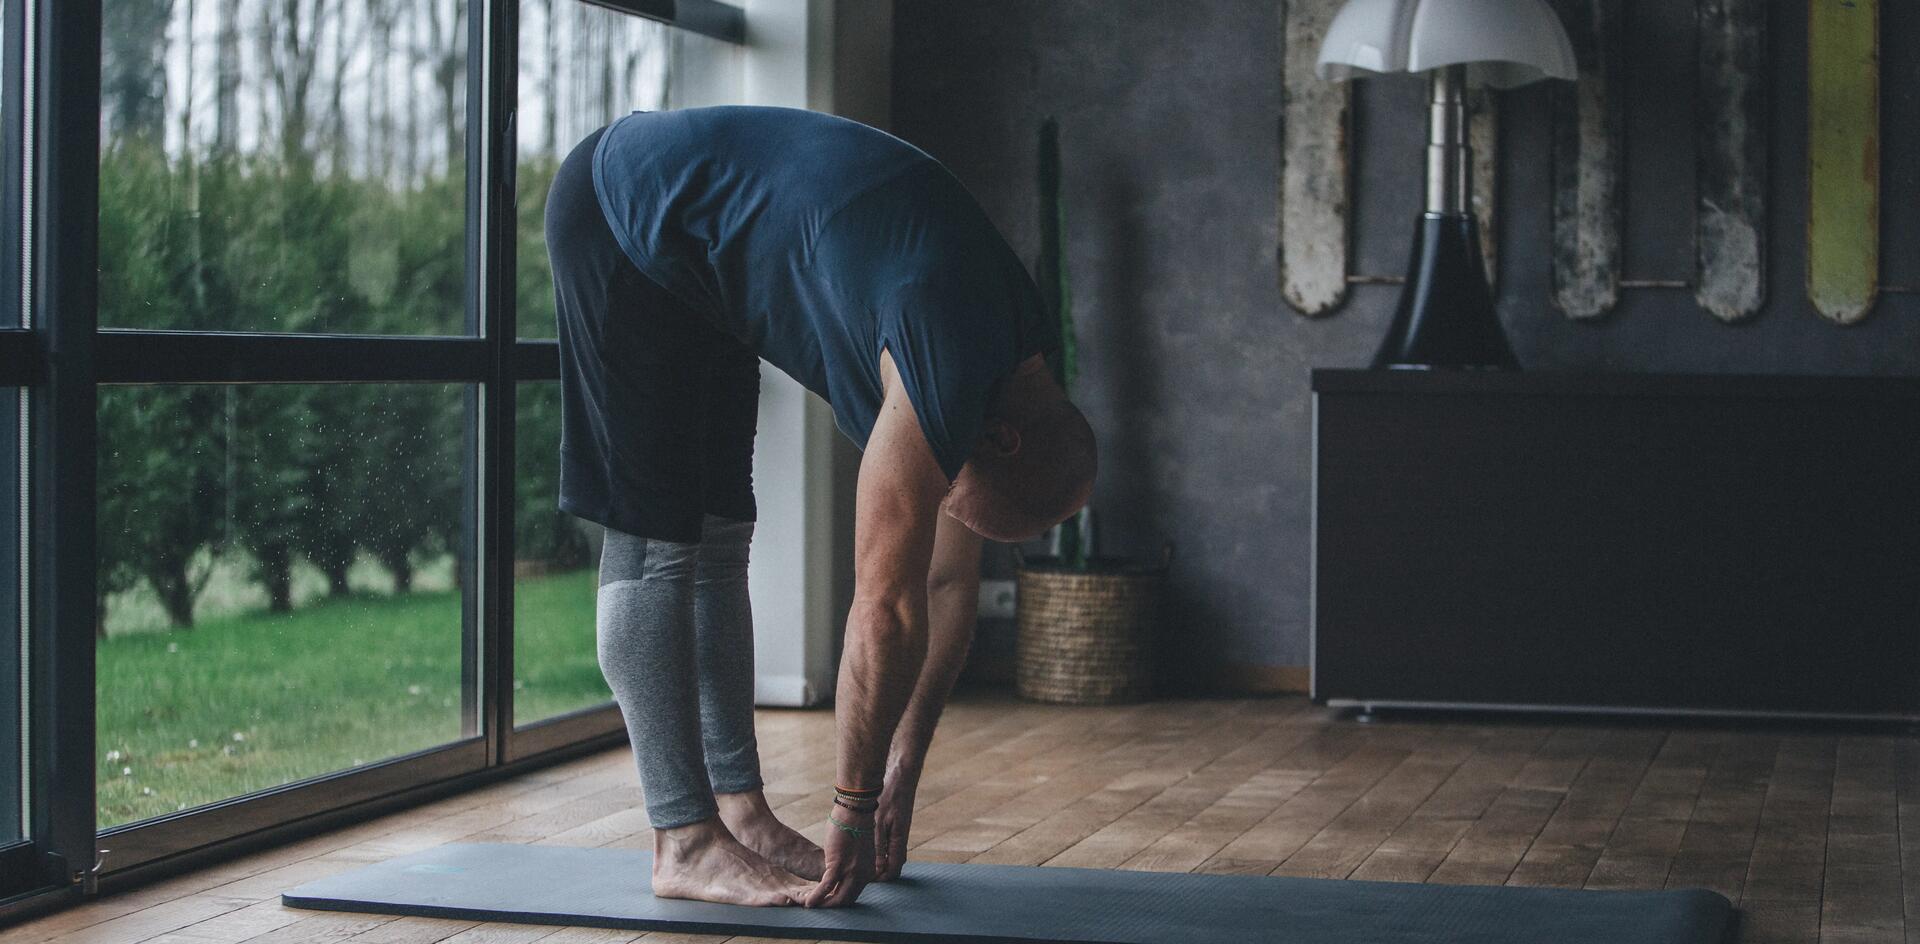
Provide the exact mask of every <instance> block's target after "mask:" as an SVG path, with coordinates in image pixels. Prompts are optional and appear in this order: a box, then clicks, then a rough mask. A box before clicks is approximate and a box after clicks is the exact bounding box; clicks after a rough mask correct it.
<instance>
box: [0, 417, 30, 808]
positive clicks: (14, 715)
mask: <svg viewBox="0 0 1920 944" xmlns="http://www.w3.org/2000/svg"><path fill="white" fill-rule="evenodd" d="M21 399H22V398H21V396H20V391H19V390H18V389H15V388H13V387H0V845H5V844H6V843H9V842H12V841H14V840H16V839H20V838H22V836H23V835H24V823H23V816H22V808H21V797H22V795H23V794H24V792H25V791H24V790H23V786H24V782H23V781H22V779H21V774H22V772H23V771H24V770H25V769H26V768H25V766H24V764H23V763H22V761H23V760H24V759H25V758H24V756H23V753H22V752H23V750H24V748H25V744H24V743H23V741H22V739H21V736H20V735H21V727H20V725H21V722H22V721H23V720H24V719H23V718H21V717H20V694H21V693H20V668H21V651H22V650H21V646H20V644H21V641H22V638H21V634H20V628H21V625H22V621H21V619H20V561H21V559H22V557H21V553H20V551H21V547H20V535H21V531H22V529H21V527H20V522H21V519H22V518H23V517H24V516H23V515H22V514H21V511H22V506H21V504H20V482H21V475H20V431H21V429H22V426H21V423H20V401H21Z"/></svg>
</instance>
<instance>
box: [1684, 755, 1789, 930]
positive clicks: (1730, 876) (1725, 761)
mask: <svg viewBox="0 0 1920 944" xmlns="http://www.w3.org/2000/svg"><path fill="white" fill-rule="evenodd" d="M1778 750H1779V742H1778V740H1777V739H1775V738H1769V737H1766V736H1764V735H1762V736H1755V737H1740V738H1735V739H1731V740H1730V741H1729V742H1728V743H1727V744H1725V745H1723V746H1722V749H1721V753H1720V756H1719V757H1717V758H1715V759H1714V764H1713V769H1712V770H1711V771H1709V772H1708V774H1707V780H1706V783H1705V784H1704V785H1703V786H1702V787H1701V790H1700V799H1699V802H1698V803H1697V804H1695V806H1694V810H1693V816H1692V817H1691V818H1689V819H1688V820H1687V831H1686V834H1685V835H1684V836H1683V837H1681V840H1680V850H1679V852H1678V853H1677V854H1676V855H1675V856H1674V859H1673V868H1672V870H1671V871H1670V872H1668V873H1667V887H1668V888H1708V889H1712V890H1713V891H1716V892H1719V893H1720V894H1722V895H1725V896H1727V899H1728V900H1729V901H1736V902H1737V901H1739V900H1740V898H1741V896H1742V895H1743V894H1744V893H1745V887H1746V878H1747V862H1748V860H1749V859H1750V858H1751V857H1752V855H1753V842H1754V837H1755V835H1756V833H1757V832H1758V831H1759V828H1760V811H1761V808H1762V807H1763V806H1764V804H1765V802H1766V796H1767V774H1768V772H1769V771H1770V770H1772V768H1773V758H1774V755H1775V754H1776V753H1777V752H1778Z"/></svg>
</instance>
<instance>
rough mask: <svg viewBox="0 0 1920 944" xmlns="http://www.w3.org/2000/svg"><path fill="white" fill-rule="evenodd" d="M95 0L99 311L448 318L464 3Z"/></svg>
mask: <svg viewBox="0 0 1920 944" xmlns="http://www.w3.org/2000/svg"><path fill="white" fill-rule="evenodd" d="M103 11H104V15H105V24H104V30H103V35H102V44H101V57H102V61H101V76H100V83H101V91H100V94H101V102H100V106H101V107H100V135H101V140H100V257H101V262H102V268H101V276H102V278H101V283H100V325H101V326H102V327H111V328H187V329H196V330H198V329H210V330H223V331H293V332H351V333H358V334H459V333H464V332H465V331H466V325H465V323H464V322H465V314H464V309H463V305H462V294H463V291H464V288H465V273H464V271H463V262H464V259H465V251H464V245H465V220H464V211H465V206H466V204H465V189H466V106H467V81H466V70H467V62H468V60H469V58H470V57H469V51H468V48H467V47H468V23H467V18H468V16H469V15H470V13H469V9H468V4H467V3H464V2H458V0H223V2H218V3H209V2H202V3H181V2H178V0H111V2H108V3H106V4H105V5H104V8H103Z"/></svg>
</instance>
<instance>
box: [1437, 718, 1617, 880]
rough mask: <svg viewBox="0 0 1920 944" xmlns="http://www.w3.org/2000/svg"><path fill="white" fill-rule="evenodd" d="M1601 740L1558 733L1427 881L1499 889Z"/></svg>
mask: <svg viewBox="0 0 1920 944" xmlns="http://www.w3.org/2000/svg"><path fill="white" fill-rule="evenodd" d="M1603 740H1604V735H1603V734H1601V733H1599V732H1595V731H1590V730H1582V729H1577V728H1562V729H1560V730H1557V731H1555V732H1554V733H1553V734H1552V735H1551V736H1550V737H1549V738H1548V739H1547V743H1546V744H1545V745H1543V746H1542V747H1541V749H1540V751H1539V752H1538V753H1537V754H1535V755H1534V757H1533V758H1532V759H1530V760H1529V761H1528V762H1527V764H1526V765H1525V766H1523V767H1521V768H1520V771H1519V772H1518V773H1517V774H1515V775H1514V778H1513V781H1512V782H1511V783H1510V784H1509V785H1508V786H1507V787H1506V788H1505V789H1503V790H1501V792H1500V795H1499V796H1498V797H1497V798H1495V799H1494V801H1493V803H1492V804H1490V805H1489V806H1488V807H1487V809H1486V811H1485V812H1484V813H1483V814H1482V815H1481V816H1480V817H1479V818H1477V819H1476V820H1474V822H1473V825H1472V826H1470V827H1469V828H1468V829H1467V831H1466V833H1465V834H1464V835H1462V836H1461V837H1460V841H1459V842H1458V843H1455V844H1454V847H1453V848H1452V849H1451V850H1450V851H1448V853H1447V857H1446V858H1445V859H1443V860H1441V862H1440V865H1439V866H1438V867H1436V868H1435V869H1434V871H1433V874H1432V875H1430V876H1428V878H1427V881H1430V882H1444V883H1448V884H1468V885H1499V884H1502V883H1504V882H1505V881H1506V880H1507V877H1508V876H1509V875H1511V874H1512V873H1513V870H1514V868H1515V867H1516V866H1518V865H1519V864H1520V860H1521V859H1522V858H1524V857H1525V856H1526V852H1527V849H1528V848H1529V847H1530V846H1531V845H1532V844H1533V839H1534V837H1535V836H1536V835H1538V834H1539V832H1540V830H1541V829H1542V828H1543V827H1545V825H1546V823H1547V821H1548V820H1549V819H1551V818H1552V816H1553V813H1554V811H1555V810H1557V809H1559V808H1560V804H1561V803H1562V802H1563V801H1564V800H1565V798H1566V795H1567V791H1568V789H1569V787H1570V786H1571V785H1572V784H1573V783H1574V782H1575V781H1576V780H1577V779H1578V778H1579V776H1580V772H1581V771H1582V770H1584V769H1585V768H1586V766H1587V764H1588V762H1589V761H1590V760H1591V759H1592V757H1593V755H1594V753H1595V752H1596V750H1597V749H1598V748H1599V746H1600V745H1601V743H1602V742H1603Z"/></svg>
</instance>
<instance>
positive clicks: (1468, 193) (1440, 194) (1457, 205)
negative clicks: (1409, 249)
mask: <svg viewBox="0 0 1920 944" xmlns="http://www.w3.org/2000/svg"><path fill="white" fill-rule="evenodd" d="M1428 84H1429V88H1430V89H1431V95H1430V96H1429V99H1428V113H1427V212H1428V213H1445V214H1449V215H1460V214H1464V213H1466V212H1467V205H1468V202H1469V200H1470V199H1471V198H1472V196H1473V193H1472V186H1473V185H1472V183H1471V181H1472V177H1471V176H1470V168H1471V166H1472V164H1473V161H1472V153H1471V151H1470V150H1469V148H1468V145H1467V67H1466V66H1463V65H1453V66H1446V67H1444V68H1440V69H1435V70H1433V73H1432V78H1431V79H1430V80H1429V83H1428Z"/></svg>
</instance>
